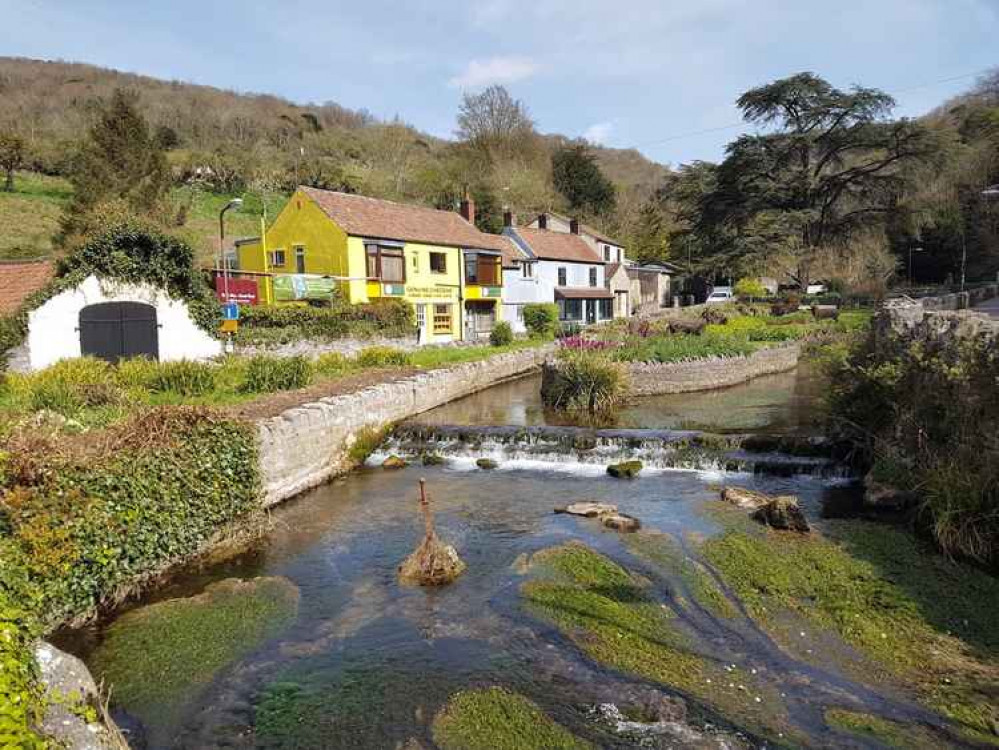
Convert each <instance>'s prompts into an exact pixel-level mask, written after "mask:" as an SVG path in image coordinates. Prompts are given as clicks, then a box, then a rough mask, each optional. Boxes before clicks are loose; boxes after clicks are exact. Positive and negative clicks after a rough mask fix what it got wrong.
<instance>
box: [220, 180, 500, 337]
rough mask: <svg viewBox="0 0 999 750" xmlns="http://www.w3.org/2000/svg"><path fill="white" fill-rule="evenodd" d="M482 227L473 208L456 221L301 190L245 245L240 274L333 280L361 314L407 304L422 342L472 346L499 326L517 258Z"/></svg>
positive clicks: (454, 216) (446, 214)
mask: <svg viewBox="0 0 999 750" xmlns="http://www.w3.org/2000/svg"><path fill="white" fill-rule="evenodd" d="M474 222H475V204H474V203H472V202H471V201H468V200H466V201H463V202H462V207H461V212H460V213H457V212H453V211H438V210H436V209H432V208H425V207H423V206H412V205H406V204H402V203H394V202H392V201H385V200H378V199H376V198H368V197H365V196H361V195H349V194H347V193H337V192H333V191H329V190H318V189H315V188H308V187H300V188H299V189H298V190H296V191H295V193H294V195H292V197H291V199H290V200H289V201H288V204H287V205H286V206H285V207H284V209H282V211H281V213H280V214H278V216H277V218H276V219H275V220H274V223H273V225H272V226H271V227H270V228H269V229H268V230H267V232H266V235H265V236H264V238H263V240H261V239H254V240H243V241H241V242H239V243H238V245H237V253H238V264H239V270H240V271H249V272H257V273H264V274H299V275H301V274H306V275H319V276H332V277H334V278H335V279H336V281H337V289H338V293H340V294H342V295H344V297H345V298H346V299H347V300H349V301H350V302H351V303H352V304H359V303H364V302H370V301H372V300H375V299H379V298H383V297H398V298H402V299H405V300H406V301H408V302H409V303H410V304H412V305H413V306H414V308H415V312H416V319H417V323H418V324H419V328H420V340H421V341H422V342H437V341H452V340H472V339H476V338H480V337H482V336H484V335H488V333H489V331H490V330H492V327H493V324H494V323H495V322H496V321H497V320H500V318H501V315H502V304H501V301H500V300H501V297H502V291H503V289H502V286H503V272H502V258H503V256H505V255H515V254H516V252H517V251H516V250H515V249H514V248H513V246H512V244H511V243H510V241H509V240H508V239H507V238H505V237H502V236H499V235H491V234H485V233H483V232H480V231H479V230H478V229H477V228H476V227H475V223H474ZM263 278H264V283H265V284H269V283H271V281H270V279H269V277H263ZM262 292H263V293H262V294H261V298H262V299H265V300H266V299H271V300H272V299H274V296H273V294H268V293H266V291H265V290H262Z"/></svg>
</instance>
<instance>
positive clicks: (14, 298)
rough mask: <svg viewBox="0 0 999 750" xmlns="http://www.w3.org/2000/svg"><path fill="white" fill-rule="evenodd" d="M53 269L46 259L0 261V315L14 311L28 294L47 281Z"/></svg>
mask: <svg viewBox="0 0 999 750" xmlns="http://www.w3.org/2000/svg"><path fill="white" fill-rule="evenodd" d="M54 271H55V267H54V265H53V264H52V263H51V262H50V261H47V260H44V261H37V260H33V261H13V262H0V315H10V314H11V313H13V312H16V311H17V308H19V307H20V306H21V303H22V302H24V300H25V298H26V297H28V295H30V294H31V293H32V292H36V291H38V290H39V289H41V288H42V287H43V286H45V285H46V284H47V283H48V282H49V279H51V278H52V274H53V273H54Z"/></svg>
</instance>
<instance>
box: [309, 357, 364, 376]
mask: <svg viewBox="0 0 999 750" xmlns="http://www.w3.org/2000/svg"><path fill="white" fill-rule="evenodd" d="M353 366H354V363H353V362H352V361H351V360H350V359H349V358H348V357H345V356H344V355H343V354H340V353H339V352H326V353H325V354H320V355H319V357H318V358H317V359H316V361H315V362H314V363H313V367H314V368H315V371H316V372H317V373H319V374H320V375H324V376H326V377H336V376H338V375H343V373H345V372H347V370H349V369H351V367H353Z"/></svg>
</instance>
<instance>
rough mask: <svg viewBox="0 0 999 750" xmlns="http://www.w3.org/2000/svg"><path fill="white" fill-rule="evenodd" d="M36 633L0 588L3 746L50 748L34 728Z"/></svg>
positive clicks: (38, 711)
mask: <svg viewBox="0 0 999 750" xmlns="http://www.w3.org/2000/svg"><path fill="white" fill-rule="evenodd" d="M3 552H4V550H3V549H2V547H0V557H5V555H3ZM3 583H5V582H4V581H3V580H2V579H0V584H3ZM38 635H39V633H38V632H37V628H36V627H35V625H34V620H33V618H31V617H30V616H29V615H28V613H27V612H25V611H24V610H23V609H22V608H21V607H18V606H16V605H15V604H14V603H13V602H12V601H11V600H10V598H9V596H8V594H7V593H6V592H4V591H3V588H2V587H0V666H2V669H0V743H2V744H3V746H4V747H10V748H22V750H43V749H44V748H47V747H49V743H48V742H46V741H45V739H44V738H43V737H42V736H41V735H40V734H39V733H38V731H37V730H38V727H39V726H40V724H41V719H42V713H43V710H44V705H45V704H44V697H43V695H42V688H41V684H40V683H39V681H38V668H37V666H36V665H35V657H34V653H33V652H32V648H31V647H32V644H33V643H34V641H35V638H36V637H37V636H38Z"/></svg>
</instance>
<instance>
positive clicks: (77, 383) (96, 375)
mask: <svg viewBox="0 0 999 750" xmlns="http://www.w3.org/2000/svg"><path fill="white" fill-rule="evenodd" d="M26 382H27V386H28V388H29V390H30V393H31V408H32V409H33V410H34V411H39V410H41V409H49V410H51V411H54V412H58V413H59V414H62V415H63V416H71V415H73V414H75V413H76V412H78V411H79V410H80V409H82V408H84V407H86V406H104V405H106V404H108V403H116V402H117V401H119V400H121V393H120V392H118V391H116V390H115V389H114V387H113V384H114V374H113V371H112V368H111V365H109V364H108V363H107V362H104V361H103V360H100V359H93V358H91V357H80V358H78V359H63V360H60V361H58V362H56V363H55V364H54V365H52V366H51V367H47V368H46V369H44V370H41V371H39V372H36V373H34V374H32V375H29V376H27V380H26Z"/></svg>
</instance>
